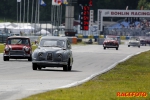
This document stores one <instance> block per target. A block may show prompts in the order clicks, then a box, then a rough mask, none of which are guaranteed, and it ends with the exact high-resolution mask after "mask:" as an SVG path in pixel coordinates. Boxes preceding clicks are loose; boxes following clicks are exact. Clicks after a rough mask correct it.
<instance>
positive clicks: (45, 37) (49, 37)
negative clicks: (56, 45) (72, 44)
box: [41, 36, 68, 40]
mask: <svg viewBox="0 0 150 100" xmlns="http://www.w3.org/2000/svg"><path fill="white" fill-rule="evenodd" d="M41 39H57V40H67V39H68V38H67V37H58V36H43V37H41Z"/></svg>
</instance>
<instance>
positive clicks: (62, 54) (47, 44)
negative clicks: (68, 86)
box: [32, 36, 73, 71]
mask: <svg viewBox="0 0 150 100" xmlns="http://www.w3.org/2000/svg"><path fill="white" fill-rule="evenodd" d="M72 64H73V55H72V51H71V44H70V42H69V40H68V38H67V37H55V36H44V37H42V38H41V39H40V42H39V44H38V48H37V49H35V50H34V52H33V54H32V68H33V70H37V69H39V70H41V69H42V68H46V67H63V70H64V71H71V69H72Z"/></svg>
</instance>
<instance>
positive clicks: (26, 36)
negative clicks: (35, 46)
mask: <svg viewBox="0 0 150 100" xmlns="http://www.w3.org/2000/svg"><path fill="white" fill-rule="evenodd" d="M8 38H29V37H27V36H10V37H8Z"/></svg>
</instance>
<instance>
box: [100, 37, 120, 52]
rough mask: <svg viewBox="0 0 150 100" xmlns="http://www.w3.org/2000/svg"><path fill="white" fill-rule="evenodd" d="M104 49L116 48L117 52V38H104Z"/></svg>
mask: <svg viewBox="0 0 150 100" xmlns="http://www.w3.org/2000/svg"><path fill="white" fill-rule="evenodd" d="M103 47H104V49H106V48H116V50H118V48H119V43H118V41H117V38H106V39H105V40H104V42H103Z"/></svg>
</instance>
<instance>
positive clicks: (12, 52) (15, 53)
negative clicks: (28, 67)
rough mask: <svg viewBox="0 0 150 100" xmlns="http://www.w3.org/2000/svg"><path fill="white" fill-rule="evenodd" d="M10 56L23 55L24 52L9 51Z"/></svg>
mask: <svg viewBox="0 0 150 100" xmlns="http://www.w3.org/2000/svg"><path fill="white" fill-rule="evenodd" d="M9 53H10V55H24V51H10V52H9Z"/></svg>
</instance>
